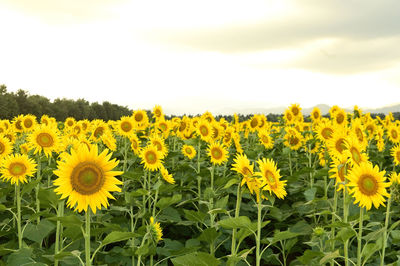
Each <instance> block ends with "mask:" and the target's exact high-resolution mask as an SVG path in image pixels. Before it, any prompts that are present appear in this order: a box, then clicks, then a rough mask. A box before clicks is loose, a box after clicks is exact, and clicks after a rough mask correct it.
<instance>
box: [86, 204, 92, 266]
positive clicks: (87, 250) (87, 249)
mask: <svg viewBox="0 0 400 266" xmlns="http://www.w3.org/2000/svg"><path fill="white" fill-rule="evenodd" d="M85 256H86V263H85V266H91V260H90V207H88V209H87V210H86V230H85Z"/></svg>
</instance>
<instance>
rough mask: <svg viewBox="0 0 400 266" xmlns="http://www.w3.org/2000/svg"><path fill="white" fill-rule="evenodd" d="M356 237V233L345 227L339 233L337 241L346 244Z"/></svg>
mask: <svg viewBox="0 0 400 266" xmlns="http://www.w3.org/2000/svg"><path fill="white" fill-rule="evenodd" d="M355 235H356V232H354V230H353V229H351V228H347V227H345V228H342V229H340V231H339V232H338V233H337V236H336V239H338V240H342V241H343V242H346V240H349V239H350V238H351V237H353V236H355Z"/></svg>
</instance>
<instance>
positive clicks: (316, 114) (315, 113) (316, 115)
mask: <svg viewBox="0 0 400 266" xmlns="http://www.w3.org/2000/svg"><path fill="white" fill-rule="evenodd" d="M310 116H311V120H312V121H313V122H316V121H319V120H320V119H321V110H320V109H319V108H318V107H314V109H313V110H312V111H311V114H310Z"/></svg>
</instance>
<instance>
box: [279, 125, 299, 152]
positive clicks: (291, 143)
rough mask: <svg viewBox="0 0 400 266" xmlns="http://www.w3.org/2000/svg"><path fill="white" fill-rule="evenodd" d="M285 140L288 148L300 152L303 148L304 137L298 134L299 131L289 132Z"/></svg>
mask: <svg viewBox="0 0 400 266" xmlns="http://www.w3.org/2000/svg"><path fill="white" fill-rule="evenodd" d="M283 138H284V139H285V142H284V143H283V144H285V146H286V147H289V148H290V149H291V150H294V151H295V150H298V149H300V148H301V146H302V143H303V136H302V135H301V134H300V133H299V132H297V130H289V131H287V133H286V134H285V136H284V137H283Z"/></svg>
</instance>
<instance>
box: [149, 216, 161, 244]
mask: <svg viewBox="0 0 400 266" xmlns="http://www.w3.org/2000/svg"><path fill="white" fill-rule="evenodd" d="M149 232H150V234H151V236H152V238H153V239H154V241H155V242H156V243H158V242H159V241H161V240H162V236H163V233H162V229H161V226H160V223H159V222H154V217H153V216H151V217H150V224H149Z"/></svg>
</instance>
